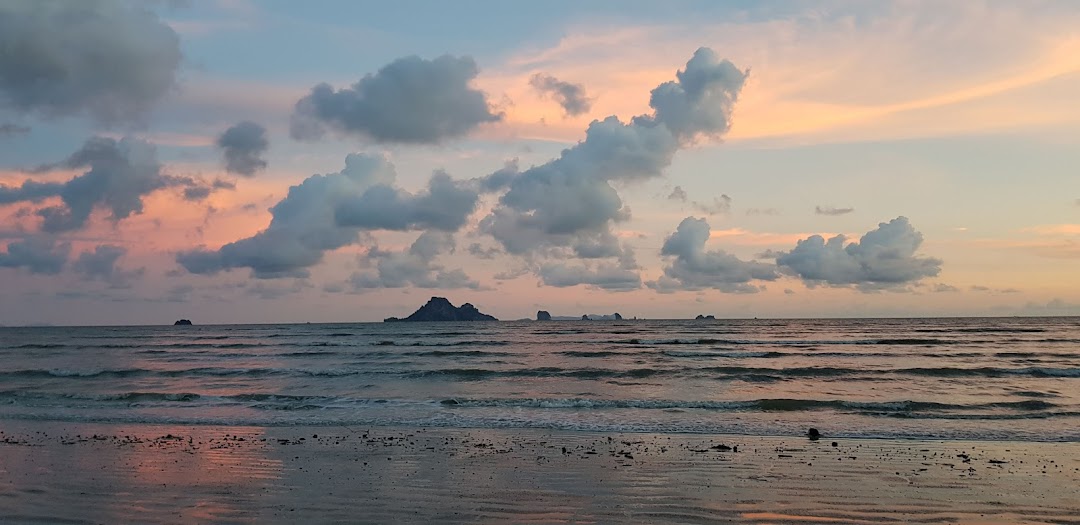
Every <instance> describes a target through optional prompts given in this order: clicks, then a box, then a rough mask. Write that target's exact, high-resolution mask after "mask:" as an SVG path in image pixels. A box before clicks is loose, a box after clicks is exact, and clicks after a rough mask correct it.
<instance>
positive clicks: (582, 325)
mask: <svg viewBox="0 0 1080 525" xmlns="http://www.w3.org/2000/svg"><path fill="white" fill-rule="evenodd" d="M16 419H24V420H50V421H68V422H95V423H109V422H115V423H141V422H145V423H156V424H199V425H219V424H220V425H253V426H294V425H320V426H335V425H340V426H342V427H346V428H350V429H351V428H355V427H372V426H422V427H458V428H515V427H529V428H551V429H571V430H574V429H579V430H592V431H601V432H625V431H642V432H686V433H738V434H750V435H800V434H803V433H805V431H806V429H807V428H809V427H815V428H818V429H820V430H821V431H822V433H823V434H825V435H826V436H835V437H887V438H932V439H1010V440H1021V441H1080V318H986V319H976V318H965V319H876V320H875V319H858V320H718V321H611V322H609V321H591V322H586V321H567V322H561V321H556V322H499V323H393V324H383V323H365V324H299V325H232V326H229V325H223V326H177V327H173V326H162V327H145V326H140V327H83V328H58V327H42V328H0V427H2V426H3V422H4V421H5V420H16Z"/></svg>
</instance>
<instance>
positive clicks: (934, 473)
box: [0, 420, 1080, 523]
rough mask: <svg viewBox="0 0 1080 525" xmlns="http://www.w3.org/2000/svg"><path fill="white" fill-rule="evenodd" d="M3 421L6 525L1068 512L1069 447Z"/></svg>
mask: <svg viewBox="0 0 1080 525" xmlns="http://www.w3.org/2000/svg"><path fill="white" fill-rule="evenodd" d="M0 432H2V433H0V521H3V522H5V523H8V522H11V523H34V522H37V523H41V522H70V523H102V522H117V521H120V522H123V521H139V522H175V521H215V522H235V523H250V522H289V521H295V520H300V519H312V520H315V521H319V522H324V521H325V522H357V521H359V522H458V523H466V522H476V521H512V522H534V523H556V522H560V523H565V522H602V523H610V522H626V521H636V522H642V521H649V522H690V523H711V522H718V523H728V522H747V523H760V522H769V523H804V522H805V523H810V522H829V523H872V522H881V521H893V522H911V521H922V522H938V521H954V522H955V521H960V522H964V523H969V522H976V523H1080V521H1077V518H1075V516H1080V445H1078V444H1076V443H1069V442H1029V441H998V442H995V441H959V440H957V441H949V440H908V439H879V438H831V437H829V436H823V437H822V438H821V439H820V440H818V441H811V440H809V439H808V438H806V437H804V436H790V437H777V436H746V435H737V434H682V433H679V434H674V433H672V434H665V433H637V432H633V433H623V432H620V433H608V432H603V433H599V432H589V431H564V430H546V429H458V428H440V427H427V428H418V427H366V428H359V427H352V428H346V427H342V426H320V427H228V426H209V425H207V426H203V425H199V426H179V425H153V424H137V425H126V424H95V423H87V424H82V423H68V422H48V421H22V420H20V421H14V420H6V421H3V422H0ZM833 442H836V446H833ZM729 447H730V448H729ZM736 447H737V448H736Z"/></svg>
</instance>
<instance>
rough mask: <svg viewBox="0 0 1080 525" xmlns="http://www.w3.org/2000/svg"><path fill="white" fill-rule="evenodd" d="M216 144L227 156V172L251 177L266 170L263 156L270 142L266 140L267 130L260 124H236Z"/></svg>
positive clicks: (249, 122)
mask: <svg viewBox="0 0 1080 525" xmlns="http://www.w3.org/2000/svg"><path fill="white" fill-rule="evenodd" d="M216 144H217V146H218V147H219V148H221V150H222V153H223V154H224V155H225V170H226V171H228V172H230V173H236V174H238V175H244V176H246V177H251V176H252V175H255V172H257V171H259V170H263V169H266V161H265V160H263V158H262V155H263V154H264V153H266V150H267V149H268V148H269V147H270V141H269V140H267V139H266V128H264V127H262V126H260V125H259V124H256V123H254V122H251V121H248V120H245V121H243V122H240V123H238V124H235V125H233V126H232V127H230V128H229V129H227V130H225V132H224V133H222V134H221V136H219V137H218V138H217V143H216Z"/></svg>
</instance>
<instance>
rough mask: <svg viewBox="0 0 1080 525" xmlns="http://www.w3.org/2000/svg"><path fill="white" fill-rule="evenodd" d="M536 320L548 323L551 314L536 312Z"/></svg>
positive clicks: (545, 311)
mask: <svg viewBox="0 0 1080 525" xmlns="http://www.w3.org/2000/svg"><path fill="white" fill-rule="evenodd" d="M536 320H537V321H550V320H551V314H550V313H548V311H547V310H540V311H539V312H536Z"/></svg>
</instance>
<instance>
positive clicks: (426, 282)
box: [349, 231, 480, 292]
mask: <svg viewBox="0 0 1080 525" xmlns="http://www.w3.org/2000/svg"><path fill="white" fill-rule="evenodd" d="M454 247H455V243H454V237H453V235H452V234H450V233H448V232H439V231H426V232H424V233H422V234H420V236H419V237H417V239H416V241H414V242H413V244H412V246H410V247H409V248H408V250H405V251H403V252H387V251H381V250H379V249H378V248H372V249H371V250H369V251H368V254H367V259H368V261H369V262H371V263H373V264H374V266H375V269H374V271H369V272H357V273H354V274H353V275H352V276H351V277H350V278H349V285H350V286H351V287H352V289H353V291H357V292H362V291H364V290H371V289H375V288H404V287H407V286H414V287H416V288H443V289H454V288H469V289H472V290H478V289H480V283H479V282H477V281H474V280H472V279H470V278H469V276H468V275H466V274H465V272H464V271H462V270H460V269H453V270H447V269H445V268H444V267H443V266H441V265H439V264H436V263H435V262H434V261H435V259H436V258H437V257H438V256H439V255H440V254H443V253H453V251H454Z"/></svg>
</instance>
